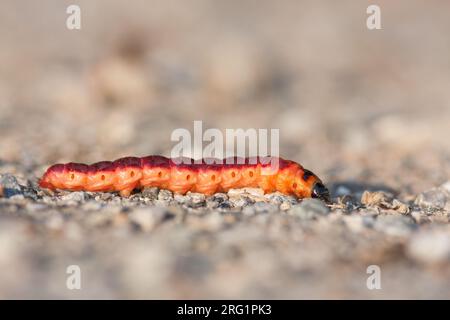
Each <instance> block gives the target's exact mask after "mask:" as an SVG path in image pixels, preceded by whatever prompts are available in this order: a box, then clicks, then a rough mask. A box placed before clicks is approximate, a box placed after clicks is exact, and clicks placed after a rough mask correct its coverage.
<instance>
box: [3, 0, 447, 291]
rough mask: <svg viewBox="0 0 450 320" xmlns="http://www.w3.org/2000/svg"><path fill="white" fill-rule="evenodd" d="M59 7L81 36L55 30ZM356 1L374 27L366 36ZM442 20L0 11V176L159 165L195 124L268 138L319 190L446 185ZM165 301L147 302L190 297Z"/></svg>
mask: <svg viewBox="0 0 450 320" xmlns="http://www.w3.org/2000/svg"><path fill="white" fill-rule="evenodd" d="M71 4H77V5H79V6H80V8H81V30H68V29H67V28H66V19H67V17H68V14H66V8H67V7H68V6H69V5H71ZM370 4H377V5H379V6H380V7H381V24H382V29H381V30H368V28H367V27H366V19H367V17H368V14H367V13H366V9H367V7H368V6H369V5H370ZM449 12H450V2H448V1H438V0H435V1H413V0H397V1H388V0H373V1H359V0H342V1H333V0H330V1H320V2H319V1H312V0H311V1H299V0H292V1H290V0H281V1H264V0H240V1H237V0H227V1H210V0H189V1H163V0H150V1H149V0H147V1H144V0H142V1H138V0H133V1H116V0H108V1H106V0H96V1H91V0H89V1H88V0H76V1H65V0H64V1H61V0H44V1H15V0H2V1H1V3H0V164H2V165H1V166H0V170H1V171H0V173H5V172H8V173H12V174H16V175H17V176H18V177H20V176H21V175H22V176H23V175H27V177H28V178H30V177H32V178H33V179H36V178H37V177H38V176H39V175H40V174H42V172H43V171H44V170H45V168H46V167H47V166H48V165H50V164H52V163H54V162H68V161H80V162H85V163H92V162H96V161H100V160H113V159H116V158H119V157H122V156H129V155H133V156H144V155H150V154H163V155H166V156H169V155H170V150H171V149H172V147H173V146H174V143H173V142H171V141H170V135H171V133H172V131H173V130H174V129H177V128H187V129H189V130H192V129H193V121H194V120H201V121H203V125H204V129H207V128H219V129H222V130H223V129H225V128H231V129H237V128H244V129H246V128H256V129H259V128H267V129H270V128H274V129H280V148H281V149H280V155H281V156H282V157H285V158H289V159H292V160H295V161H298V162H300V163H302V164H303V165H304V166H305V167H307V168H309V169H311V170H313V171H314V172H315V173H317V175H318V176H320V177H322V178H323V180H324V181H325V182H326V183H327V184H328V185H330V186H333V185H336V184H339V183H345V182H347V181H348V182H352V183H361V184H364V185H365V186H371V185H373V186H377V185H382V186H385V187H388V188H391V189H392V190H395V192H396V194H397V195H399V196H400V197H401V198H402V199H406V200H410V199H413V198H412V197H414V196H415V195H416V194H417V193H419V192H421V191H423V190H427V189H429V188H431V187H433V186H437V185H440V184H442V183H444V182H445V181H447V180H448V178H449V176H450V166H449V163H450V139H449V137H450V125H449V123H450V72H449V71H450V59H449V52H450V37H449V30H450V19H449ZM18 168H20V169H18ZM23 168H25V169H23ZM24 170H25V171H24ZM24 172H25V173H24ZM146 245H147V244H145V245H144V244H143V246H142V247H143V248H144V247H145V246H146ZM154 247H155V248H153V249H154V250H155V251H154V252H155V253H154V256H152V257H150V258H149V259H154V260H152V261H159V260H158V258H157V255H158V254H159V253H161V252H160V251H158V250H160V248H157V247H156V245H154ZM133 248H134V247H133ZM136 250H137V249H136ZM3 257H4V258H5V260H4V261H6V262H5V263H7V262H8V261H9V255H8V254H7V253H5V254H4V255H3ZM255 259H256V258H255ZM257 260H258V261H260V256H258V258H257ZM12 261H13V260H12ZM43 261H46V260H45V259H43ZM249 261H255V260H251V259H250V260H249ZM317 261H321V263H322V262H323V261H324V260H320V259H319V260H317ZM43 263H44V266H45V262H43ZM155 263H156V262H155ZM11 265H13V266H14V268H16V267H17V265H18V264H13V262H11ZM105 265H107V263H105ZM143 265H146V264H143ZM106 269H107V268H106ZM163 269H164V268H163V267H161V270H163ZM37 270H39V268H37ZM108 270H109V269H107V270H106V271H105V272H109V271H110V270H109V271H108ZM131 270H134V269H131ZM141 271H142V270H141ZM102 272H103V271H102ZM130 272H131V271H130ZM247 275H249V274H247ZM236 276H237V277H238V275H236ZM363 276H364V275H363ZM35 277H37V278H39V277H38V276H36V275H35ZM130 277H131V276H130ZM242 277H244V276H242ZM393 278H395V276H394V277H393ZM127 279H128V278H127ZM133 279H134V280H135V282H136V283H135V284H138V283H140V281H141V280H140V279H135V278H133ZM155 279H156V278H155ZM155 279H153V280H155ZM302 279H303V278H302ZM317 279H319V280H320V279H321V277H318V278H317ZM408 279H409V276H408ZM408 279H405V280H406V282H408ZM134 280H133V281H134ZM216 280H217V279H216ZM425 280H426V279H425ZM425 280H424V282H423V283H427V282H426V281H428V280H426V281H425ZM158 281H159V280H157V279H156V280H155V283H157V282H158ZM258 281H259V280H258ZM319 282H320V281H319ZM132 285H133V283H132V284H131V285H130V286H132ZM112 286H113V287H114V283H113V285H112ZM218 286H220V283H219V284H218ZM12 287H13V286H12ZM317 288H319V289H318V290H321V289H320V287H317ZM279 289H280V291H279V292H284V291H283V290H282V288H281V287H280V288H279ZM322 289H326V288H323V287H322ZM167 290H168V289H167ZM186 290H187V289H186ZM229 290H230V291H227V292H222V294H223V295H222V296H225V297H231V296H233V294H234V293H237V292H240V294H241V295H240V296H244V297H247V296H246V294H245V292H243V291H238V290H239V289H236V291H233V289H231V288H230V289H229ZM25 291H26V290H25ZM21 292H22V291H19V294H20V293H21ZM132 292H133V293H132V294H131V295H130V296H132V297H136V296H137V297H141V296H142V295H140V292H139V291H137V292H136V291H132ZM173 292H174V291H170V292H169V291H167V292H165V291H160V292H159V295H156V294H155V296H156V297H189V298H190V297H196V295H195V294H194V295H192V294H190V293H189V291H188V290H187V291H186V292H185V295H183V291H176V292H178V293H175V294H174V293H173ZM180 292H181V293H180ZM205 292H206V293H208V292H216V293H217V291H214V290H213V291H202V294H205ZM257 292H259V291H257ZM418 292H419V291H418ZM420 292H421V291H420ZM438 294H439V293H438ZM92 295H93V296H95V293H93V294H92ZM288 295H289V293H288ZM106 296H108V293H107V294H106ZM111 296H114V295H112V294H111ZM119 296H120V295H119ZM199 296H201V295H199ZM257 296H258V295H257ZM261 296H263V297H267V296H270V295H264V294H263V293H261ZM293 296H295V295H294V294H293ZM318 296H320V294H319V295H318ZM322 296H323V295H322ZM197 297H198V296H197Z"/></svg>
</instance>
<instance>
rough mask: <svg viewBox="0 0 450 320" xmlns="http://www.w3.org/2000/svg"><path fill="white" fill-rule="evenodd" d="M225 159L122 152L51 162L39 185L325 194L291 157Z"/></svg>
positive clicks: (317, 181) (125, 191) (325, 197)
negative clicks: (86, 160) (93, 159)
mask: <svg viewBox="0 0 450 320" xmlns="http://www.w3.org/2000/svg"><path fill="white" fill-rule="evenodd" d="M229 159H230V158H229ZM229 159H225V160H223V161H222V164H216V163H218V161H214V160H213V159H205V160H202V161H201V163H200V164H198V163H195V162H194V160H192V161H191V159H189V161H186V158H183V161H179V160H180V158H178V159H168V158H165V157H162V156H148V157H143V158H136V157H126V158H121V159H118V160H115V161H113V162H110V161H102V162H98V163H95V164H92V165H85V164H80V163H67V164H55V165H53V166H51V167H50V168H48V169H47V171H46V172H45V174H44V176H43V177H42V178H41V180H40V182H39V185H40V186H41V187H42V188H48V189H65V190H74V191H75V190H84V191H119V192H120V194H121V195H122V196H129V195H130V193H131V192H132V191H133V190H134V189H136V188H143V187H158V188H162V189H168V190H170V191H172V192H175V193H179V194H185V193H187V192H188V191H191V192H199V193H203V194H206V195H211V194H214V193H215V192H227V191H228V190H230V189H233V188H244V187H254V188H261V189H263V190H264V192H265V193H269V192H275V191H279V192H281V193H283V194H288V195H295V196H297V197H298V198H309V197H313V198H321V199H323V200H328V199H329V193H328V190H327V188H325V186H324V185H323V184H322V181H321V180H320V179H319V178H318V177H317V176H316V175H315V174H313V173H312V172H311V171H309V170H306V169H304V168H303V167H302V166H301V165H299V164H298V163H296V162H294V161H290V160H284V159H281V158H276V160H278V168H277V170H273V167H271V163H270V162H268V161H265V159H266V158H264V159H263V158H246V159H238V158H232V161H227V160H229ZM239 160H241V161H239ZM180 163H181V164H180ZM211 163H213V164H211ZM229 163H233V164H229ZM239 163H241V164H239Z"/></svg>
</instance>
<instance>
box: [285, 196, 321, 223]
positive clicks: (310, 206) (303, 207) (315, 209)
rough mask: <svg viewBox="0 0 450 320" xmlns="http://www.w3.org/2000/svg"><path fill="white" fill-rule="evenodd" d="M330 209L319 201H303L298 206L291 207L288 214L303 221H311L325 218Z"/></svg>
mask: <svg viewBox="0 0 450 320" xmlns="http://www.w3.org/2000/svg"><path fill="white" fill-rule="evenodd" d="M329 212H330V209H329V208H328V207H327V206H326V205H325V204H324V203H323V202H322V201H320V200H317V199H304V200H303V201H302V202H301V203H300V204H298V205H295V206H293V207H292V208H291V209H290V210H289V213H290V214H292V215H294V216H297V217H299V218H301V219H303V220H312V219H316V218H318V217H321V216H326V215H328V214H329Z"/></svg>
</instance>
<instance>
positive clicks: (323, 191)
mask: <svg viewBox="0 0 450 320" xmlns="http://www.w3.org/2000/svg"><path fill="white" fill-rule="evenodd" d="M311 197H313V198H317V199H320V200H323V201H325V202H328V203H329V202H331V198H330V191H328V189H327V188H326V187H325V186H324V185H323V183H322V182H316V183H315V184H314V187H313V189H312V191H311Z"/></svg>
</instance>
